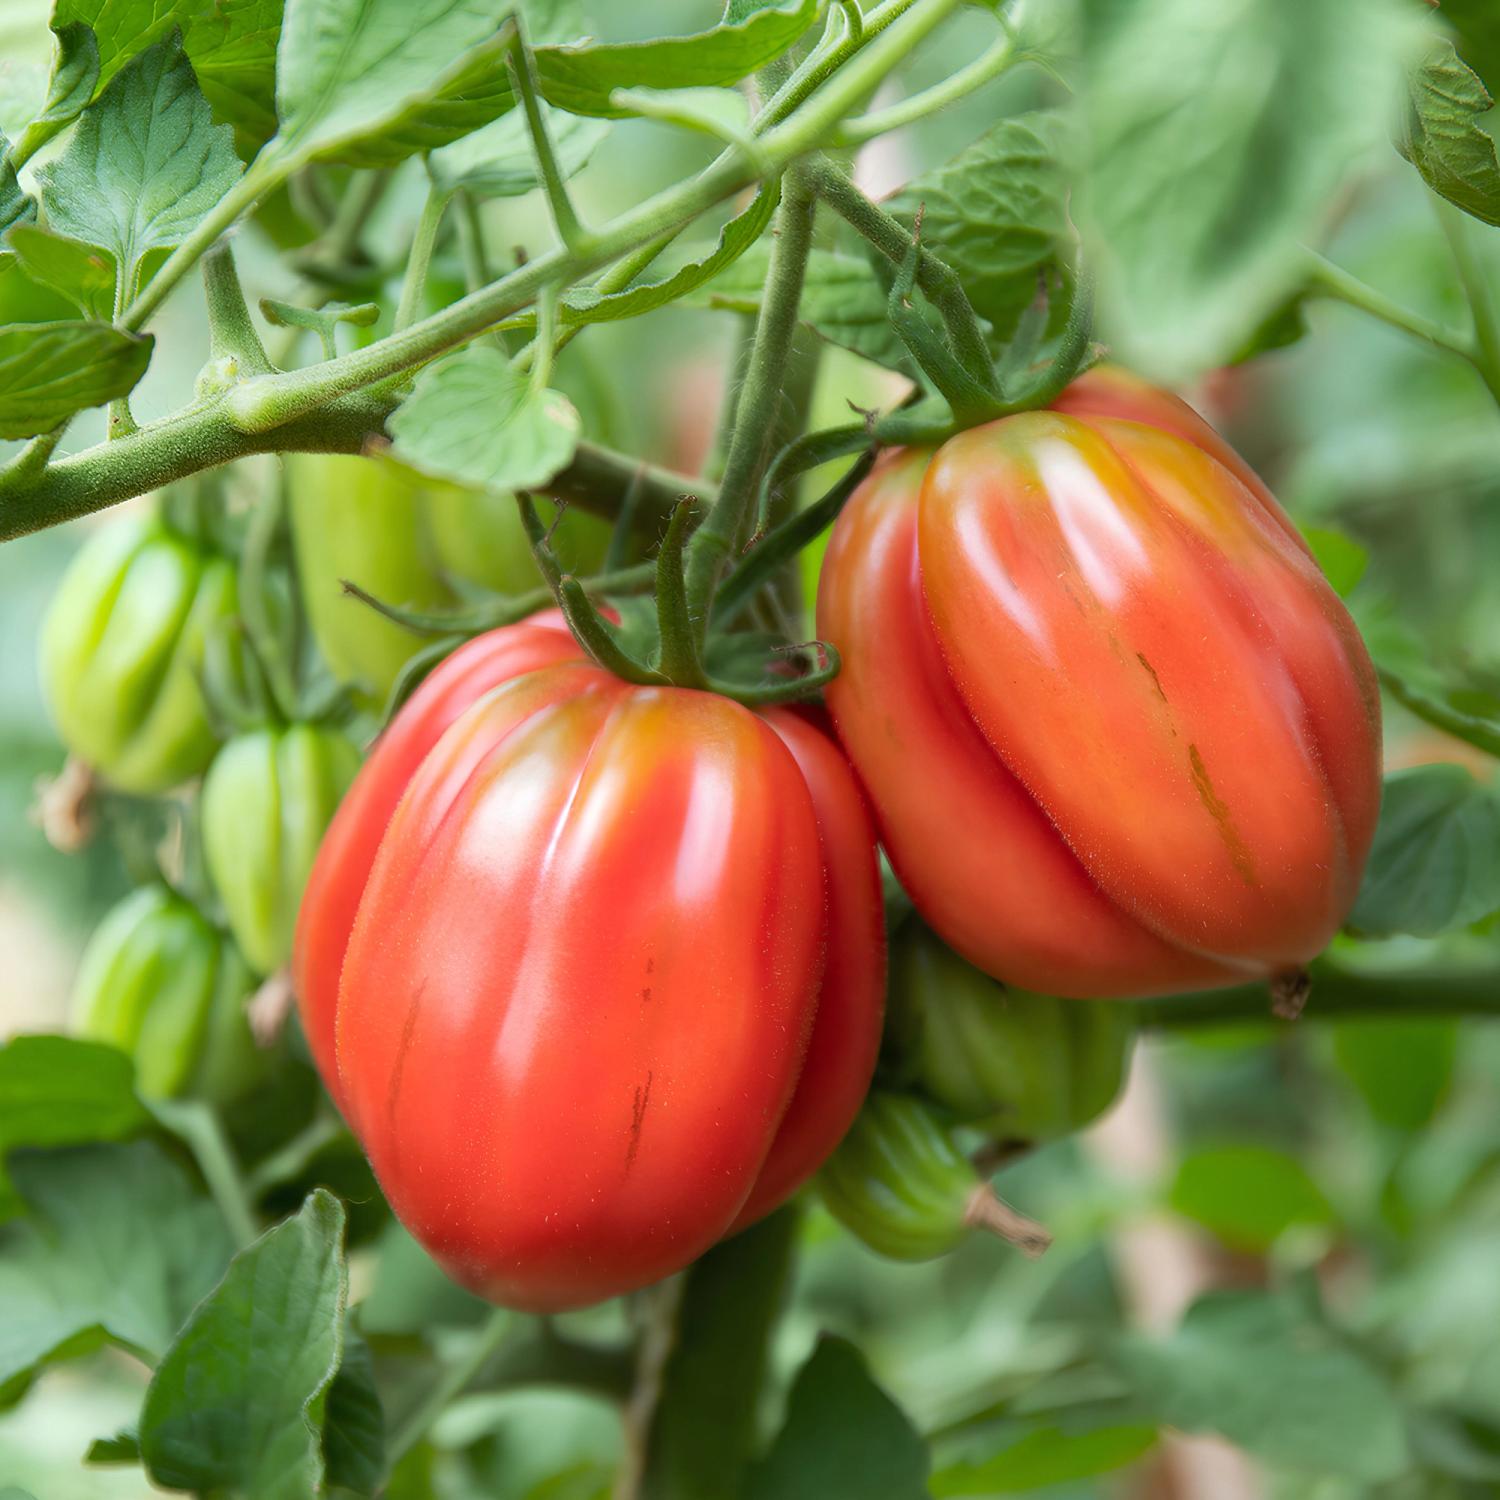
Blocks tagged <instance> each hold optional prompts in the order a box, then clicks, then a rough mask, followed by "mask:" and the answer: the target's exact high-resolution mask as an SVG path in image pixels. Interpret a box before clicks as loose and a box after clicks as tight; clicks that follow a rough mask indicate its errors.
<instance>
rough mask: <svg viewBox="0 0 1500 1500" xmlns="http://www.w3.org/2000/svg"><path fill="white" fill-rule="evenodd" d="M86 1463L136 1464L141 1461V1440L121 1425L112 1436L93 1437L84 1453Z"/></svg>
mask: <svg viewBox="0 0 1500 1500" xmlns="http://www.w3.org/2000/svg"><path fill="white" fill-rule="evenodd" d="M83 1461H84V1463H86V1464H100V1465H105V1464H138V1463H140V1461H141V1440H140V1438H138V1437H137V1436H136V1435H135V1433H134V1432H132V1431H131V1430H130V1429H129V1428H128V1427H122V1428H121V1429H120V1431H119V1432H117V1433H116V1434H115V1435H114V1436H113V1437H104V1438H95V1439H94V1441H93V1442H92V1443H90V1444H89V1449H88V1452H87V1453H85V1454H84V1456H83Z"/></svg>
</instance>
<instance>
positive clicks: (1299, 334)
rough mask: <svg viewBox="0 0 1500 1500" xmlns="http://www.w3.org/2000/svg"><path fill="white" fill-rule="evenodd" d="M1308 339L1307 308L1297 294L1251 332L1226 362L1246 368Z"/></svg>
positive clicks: (1263, 319) (1262, 320)
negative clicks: (1250, 362) (1258, 358)
mask: <svg viewBox="0 0 1500 1500" xmlns="http://www.w3.org/2000/svg"><path fill="white" fill-rule="evenodd" d="M1306 336H1307V308H1306V305H1305V303H1304V301H1303V298H1302V296H1301V294H1300V293H1294V294H1293V295H1292V296H1290V297H1288V298H1287V299H1286V300H1285V301H1284V302H1282V303H1281V304H1280V305H1279V306H1277V307H1273V308H1272V309H1271V311H1270V312H1268V313H1267V314H1266V316H1265V317H1264V318H1262V319H1261V320H1260V322H1259V323H1257V324H1256V326H1255V327H1254V328H1252V329H1251V330H1250V333H1249V334H1248V336H1247V337H1246V338H1245V339H1244V340H1242V341H1241V343H1240V344H1239V346H1238V347H1237V348H1236V349H1235V351H1234V353H1233V354H1231V355H1230V356H1229V357H1228V358H1227V359H1226V360H1225V363H1226V364H1231V365H1238V364H1243V363H1244V362H1245V361H1246V360H1248V359H1254V358H1255V357H1256V356H1257V355H1259V354H1269V353H1270V352H1271V351H1272V350H1273V349H1287V348H1290V347H1291V345H1293V344H1296V343H1299V342H1300V341H1301V340H1302V339H1304V338H1305V337H1306Z"/></svg>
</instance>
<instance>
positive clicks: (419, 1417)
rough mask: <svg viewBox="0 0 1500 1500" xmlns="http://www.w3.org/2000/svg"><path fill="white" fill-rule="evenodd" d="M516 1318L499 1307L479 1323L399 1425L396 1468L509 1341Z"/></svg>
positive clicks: (393, 1454) (391, 1454) (392, 1449)
mask: <svg viewBox="0 0 1500 1500" xmlns="http://www.w3.org/2000/svg"><path fill="white" fill-rule="evenodd" d="M516 1321H517V1320H516V1315H515V1313H513V1312H511V1311H510V1310H509V1309H508V1308H504V1307H497V1308H495V1309H494V1311H493V1312H491V1313H490V1315H489V1317H488V1318H486V1319H485V1321H484V1322H483V1323H482V1324H481V1325H480V1326H479V1330H478V1332H477V1333H475V1335H474V1339H473V1342H472V1343H471V1344H470V1345H469V1347H468V1348H467V1349H465V1350H464V1353H463V1357H462V1358H460V1359H457V1360H455V1361H454V1362H453V1363H452V1364H451V1365H449V1366H448V1368H447V1369H446V1370H444V1371H443V1373H442V1375H441V1376H440V1377H439V1378H438V1381H437V1384H436V1385H434V1386H433V1388H432V1389H431V1390H430V1391H429V1392H428V1393H427V1395H426V1396H425V1397H424V1398H423V1400H422V1402H421V1403H420V1404H419V1405H418V1407H417V1409H416V1410H415V1411H414V1412H413V1413H412V1414H411V1415H410V1416H409V1417H408V1418H407V1419H406V1420H405V1421H404V1422H403V1423H402V1424H401V1426H400V1427H398V1428H397V1429H396V1432H395V1434H394V1436H392V1438H391V1440H390V1443H389V1444H388V1446H387V1448H386V1459H387V1462H388V1463H389V1464H390V1466H391V1468H395V1466H396V1465H397V1464H398V1463H400V1462H401V1460H402V1459H403V1458H405V1457H406V1455H407V1454H408V1453H410V1452H411V1450H412V1449H413V1448H415V1447H416V1446H417V1444H418V1443H420V1442H421V1441H422V1439H423V1438H424V1437H426V1436H427V1433H428V1431H429V1429H430V1428H431V1427H432V1424H433V1423H434V1422H436V1421H437V1419H438V1418H439V1417H440V1416H442V1414H443V1413H444V1412H445V1411H446V1410H447V1409H448V1407H450V1406H451V1405H452V1404H453V1402H454V1401H455V1400H457V1398H458V1397H459V1396H461V1395H463V1393H464V1391H465V1390H466V1389H467V1388H468V1386H469V1384H470V1382H471V1381H473V1380H474V1378H475V1377H476V1376H477V1375H478V1374H479V1372H480V1371H481V1370H482V1369H483V1368H484V1367H485V1365H486V1364H487V1363H488V1362H489V1359H490V1356H491V1355H492V1354H494V1353H495V1351H496V1350H497V1349H498V1348H499V1347H500V1346H501V1344H503V1343H504V1342H505V1339H506V1335H507V1334H509V1333H510V1332H511V1331H512V1329H514V1327H515V1324H516Z"/></svg>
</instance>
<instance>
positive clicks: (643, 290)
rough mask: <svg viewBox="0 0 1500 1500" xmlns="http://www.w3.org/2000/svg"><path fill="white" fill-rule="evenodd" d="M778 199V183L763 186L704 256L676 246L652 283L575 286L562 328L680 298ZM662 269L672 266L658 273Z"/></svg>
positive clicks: (524, 323)
mask: <svg viewBox="0 0 1500 1500" xmlns="http://www.w3.org/2000/svg"><path fill="white" fill-rule="evenodd" d="M779 196H780V189H779V187H778V185H777V184H776V183H767V184H766V185H765V186H764V187H762V188H761V190H760V191H759V192H758V193H757V194H756V195H755V197H754V198H752V199H751V200H750V204H749V206H748V207H747V208H746V209H745V211H744V212H743V213H741V214H737V215H736V216H735V217H734V218H732V219H731V220H730V221H729V222H728V223H727V224H726V225H725V226H724V228H723V229H722V230H721V231H720V232H719V238H718V242H717V243H716V244H715V245H714V247H713V249H712V250H710V251H708V252H707V254H705V253H704V252H703V250H702V249H701V248H698V247H687V248H679V249H678V251H677V255H676V257H675V259H676V262H677V263H676V264H675V266H674V265H673V257H669V256H664V257H662V259H661V260H660V261H658V263H657V265H656V266H654V267H653V268H652V270H651V271H649V272H648V273H647V275H648V276H651V277H654V278H655V279H654V280H642V281H637V282H636V283H635V284H634V285H633V286H629V287H626V289H625V290H624V291H623V292H613V293H610V294H608V295H606V296H600V295H598V294H597V293H594V292H591V291H590V290H589V289H588V288H587V287H574V288H573V289H572V290H571V291H570V292H568V293H566V294H565V296H564V298H563V302H562V306H561V308H560V309H559V313H560V318H561V321H562V322H563V323H564V324H574V323H604V322H610V321H612V320H614V319H617V318H635V317H639V316H640V315H641V314H642V313H648V312H653V311H654V310H655V309H656V308H658V307H665V306H666V305H667V304H668V303H669V302H676V301H677V300H678V299H679V298H681V297H685V296H686V295H687V294H688V293H689V292H691V291H693V290H694V289H695V288H696V287H700V286H702V285H703V284H704V283H705V282H706V281H711V280H712V279H713V278H714V277H715V276H717V275H718V274H719V273H720V272H721V271H723V270H724V269H725V268H726V267H728V266H731V265H733V264H734V262H735V261H737V260H738V259H739V258H740V256H742V255H743V254H744V253H745V252H746V251H747V250H748V249H749V248H750V247H751V245H753V244H754V243H755V242H756V240H758V239H759V238H760V236H761V235H762V234H763V233H764V232H765V230H766V228H767V227H768V226H769V225H770V222H771V216H772V215H773V214H774V213H775V212H776V204H777V201H778V198H779ZM663 265H667V266H673V268H672V269H670V270H668V271H667V273H666V274H665V275H663V274H662V267H663ZM515 326H517V327H533V326H535V317H534V315H527V316H526V317H524V318H519V319H517V320H516V321H515Z"/></svg>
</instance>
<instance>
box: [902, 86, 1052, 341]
mask: <svg viewBox="0 0 1500 1500" xmlns="http://www.w3.org/2000/svg"><path fill="white" fill-rule="evenodd" d="M1062 135H1063V132H1062V122H1061V120H1060V118H1059V117H1058V116H1057V115H1055V114H1052V113H1048V112H1037V113H1033V114H1026V115H1018V116H1017V117H1016V118H1014V119H1010V120H1001V121H1000V123H999V124H997V125H995V126H993V127H992V128H991V129H990V130H989V131H987V132H986V133H985V134H984V135H983V136H981V137H980V138H979V140H977V141H975V142H974V144H973V145H972V146H969V147H967V148H966V149H965V150H963V151H961V152H960V153H959V154H958V155H957V156H956V157H954V158H953V160H952V161H949V162H947V163H945V164H944V165H943V166H941V167H939V168H938V169H937V170H936V171H935V172H930V173H928V174H926V175H925V176H922V177H919V178H917V179H916V180H915V181H913V182H911V183H908V184H907V186H906V187H904V188H902V190H901V191H900V192H899V193H897V194H896V195H895V196H894V197H892V198H891V199H890V200H889V202H887V204H886V205H885V206H886V207H887V208H888V209H890V211H891V212H892V213H894V214H895V215H896V216H897V217H898V218H900V219H902V220H904V221H905V222H906V223H907V224H913V223H914V222H915V220H916V214H917V210H918V209H919V208H920V209H921V210H922V243H923V244H924V245H926V246H927V247H928V248H929V249H931V250H933V251H934V252H935V253H936V254H937V255H938V256H940V257H941V258H942V259H943V260H945V261H946V262H947V263H948V264H949V265H950V266H952V268H953V269H954V270H955V271H957V272H958V275H959V278H960V279H961V280H962V282H963V284H964V290H965V291H966V292H967V293H968V295H969V300H970V302H972V303H973V304H974V310H975V311H976V312H977V313H978V314H979V315H980V316H981V317H982V318H986V319H988V320H989V322H990V323H991V324H993V325H994V327H995V331H996V333H997V334H998V335H999V336H1000V337H1001V338H1004V337H1005V336H1006V335H1007V334H1008V333H1009V332H1010V330H1011V329H1012V328H1013V327H1014V325H1015V321H1016V319H1017V318H1018V317H1020V315H1021V313H1022V312H1023V311H1024V309H1025V308H1026V306H1027V305H1028V304H1029V303H1030V302H1031V300H1032V298H1033V297H1034V296H1035V295H1036V290H1037V275H1038V272H1040V271H1041V269H1042V268H1043V267H1044V266H1046V265H1047V264H1048V263H1049V262H1050V261H1051V260H1052V259H1053V256H1054V253H1055V251H1056V249H1057V247H1058V245H1059V244H1060V243H1061V241H1062V238H1063V236H1064V234H1065V232H1066V230H1067V192H1068V183H1067V178H1066V176H1065V174H1064V172H1063V163H1062V152H1063V139H1062Z"/></svg>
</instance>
